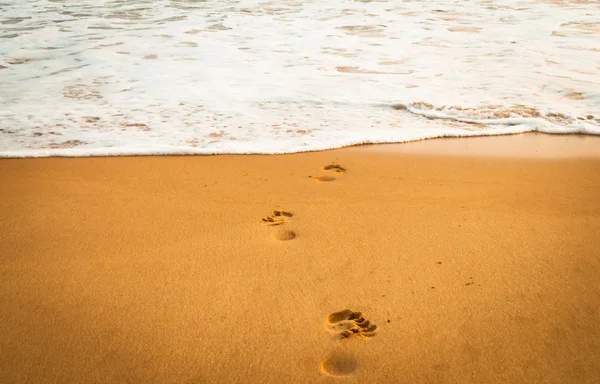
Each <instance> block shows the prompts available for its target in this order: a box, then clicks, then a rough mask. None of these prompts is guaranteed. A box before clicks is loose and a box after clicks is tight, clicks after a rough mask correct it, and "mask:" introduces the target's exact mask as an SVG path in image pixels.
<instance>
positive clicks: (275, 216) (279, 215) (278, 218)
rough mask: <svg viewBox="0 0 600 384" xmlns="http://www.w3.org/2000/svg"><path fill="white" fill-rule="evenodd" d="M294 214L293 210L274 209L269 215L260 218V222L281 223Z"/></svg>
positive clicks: (268, 223) (267, 223)
mask: <svg viewBox="0 0 600 384" xmlns="http://www.w3.org/2000/svg"><path fill="white" fill-rule="evenodd" d="M292 216H294V215H292V213H291V212H287V211H279V210H276V211H273V213H272V214H271V215H269V216H266V217H263V218H262V219H260V222H261V223H263V224H266V225H281V224H284V223H285V222H286V218H290V217H292Z"/></svg>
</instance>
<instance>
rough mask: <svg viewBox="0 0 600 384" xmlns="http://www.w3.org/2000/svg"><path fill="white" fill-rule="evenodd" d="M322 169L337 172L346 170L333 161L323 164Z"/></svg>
mask: <svg viewBox="0 0 600 384" xmlns="http://www.w3.org/2000/svg"><path fill="white" fill-rule="evenodd" d="M323 170H325V171H335V172H339V173H341V172H346V168H344V167H342V166H341V165H339V164H335V163H333V164H329V165H326V166H324V167H323Z"/></svg>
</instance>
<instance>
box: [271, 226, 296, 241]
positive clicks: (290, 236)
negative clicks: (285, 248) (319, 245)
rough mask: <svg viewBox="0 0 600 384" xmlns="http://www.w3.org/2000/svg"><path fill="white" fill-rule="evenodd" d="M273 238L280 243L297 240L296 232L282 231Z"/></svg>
mask: <svg viewBox="0 0 600 384" xmlns="http://www.w3.org/2000/svg"><path fill="white" fill-rule="evenodd" d="M273 236H274V237H275V238H276V239H277V240H280V241H289V240H294V239H295V238H296V232H294V231H290V230H286V229H282V230H280V231H277V232H275V234H274V235H273Z"/></svg>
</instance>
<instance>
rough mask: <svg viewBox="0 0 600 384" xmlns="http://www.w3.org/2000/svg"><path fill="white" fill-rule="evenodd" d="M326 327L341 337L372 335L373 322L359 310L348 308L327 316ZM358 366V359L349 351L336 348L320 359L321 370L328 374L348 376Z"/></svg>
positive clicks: (373, 332) (373, 333)
mask: <svg viewBox="0 0 600 384" xmlns="http://www.w3.org/2000/svg"><path fill="white" fill-rule="evenodd" d="M327 328H328V329H329V331H331V332H333V333H335V334H337V336H338V337H339V338H341V339H347V338H363V337H373V336H375V332H376V330H377V326H376V325H375V324H371V322H370V321H369V320H367V319H365V318H364V316H363V315H362V313H361V312H354V311H351V310H349V309H344V310H343V311H339V312H334V313H332V314H330V315H329V316H327ZM357 367H358V360H357V359H356V357H354V355H353V354H352V353H350V352H346V351H343V350H337V351H334V352H332V353H330V354H329V355H328V356H327V357H325V358H324V359H323V361H321V372H323V373H324V374H325V375H328V376H334V377H339V376H348V375H350V374H352V373H353V372H354V371H355V370H356V368H357Z"/></svg>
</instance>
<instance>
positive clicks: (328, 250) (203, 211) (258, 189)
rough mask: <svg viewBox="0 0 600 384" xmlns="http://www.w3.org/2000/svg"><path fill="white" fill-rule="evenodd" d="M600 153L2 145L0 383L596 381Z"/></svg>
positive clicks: (588, 143) (527, 145) (570, 144)
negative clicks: (125, 153)
mask: <svg viewBox="0 0 600 384" xmlns="http://www.w3.org/2000/svg"><path fill="white" fill-rule="evenodd" d="M470 140H479V142H480V143H483V142H485V143H487V144H489V145H488V146H487V148H488V150H486V151H481V150H475V149H469V148H475V147H477V148H482V147H481V146H480V145H477V146H475V145H472V143H474V142H473V141H470ZM469 143H471V144H469ZM440 148H445V150H440ZM515 148H521V149H523V150H527V149H532V150H530V151H528V152H527V153H524V152H523V150H520V151H514V149H515ZM557 148H560V149H561V151H560V153H561V154H563V155H561V156H560V157H556V155H557V153H558V152H557V151H556V150H557ZM598 148H600V137H591V136H588V137H581V136H548V135H541V134H540V135H534V134H524V135H519V136H509V137H485V138H477V139H437V140H430V141H424V142H415V143H410V144H401V145H385V146H361V147H351V148H344V149H338V150H331V151H324V152H316V153H301V154H290V155H276V156H274V155H268V156H260V155H257V156H254V155H253V156H242V155H240V156H229V155H223V156H198V157H192V156H189V157H114V158H44V159H18V160H17V159H3V160H0V201H1V202H2V203H1V207H2V209H0V219H1V220H0V302H1V303H2V305H0V330H1V332H0V382H2V383H50V382H55V383H94V382H96V383H236V382H237V383H337V382H344V383H345V382H348V383H359V382H360V383H542V382H544V383H594V382H597V380H598V378H599V377H600V322H599V321H598V319H600V307H599V305H598V303H600V279H599V276H600V236H598V234H597V233H598V228H600V199H599V196H600V151H599V150H598ZM565 153H567V155H564V154H565ZM328 166H331V167H328ZM324 168H329V169H324ZM358 312H361V313H360V314H359V313H358ZM375 326H376V328H375ZM345 336H347V337H345Z"/></svg>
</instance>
